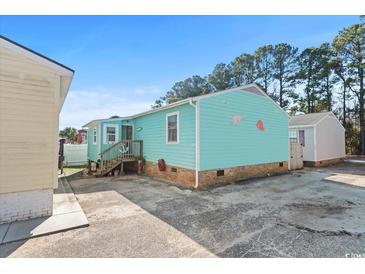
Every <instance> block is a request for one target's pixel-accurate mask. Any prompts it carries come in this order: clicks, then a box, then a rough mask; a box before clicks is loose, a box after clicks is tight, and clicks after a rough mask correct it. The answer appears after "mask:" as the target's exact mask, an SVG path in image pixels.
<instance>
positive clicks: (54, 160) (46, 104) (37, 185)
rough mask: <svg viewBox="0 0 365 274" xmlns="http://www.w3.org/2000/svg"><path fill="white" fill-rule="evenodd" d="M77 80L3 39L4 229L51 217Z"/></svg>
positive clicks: (0, 161)
mask: <svg viewBox="0 0 365 274" xmlns="http://www.w3.org/2000/svg"><path fill="white" fill-rule="evenodd" d="M73 74H74V71H73V70H72V69H70V68H67V67H65V66H64V65H62V64H60V63H58V62H56V61H53V60H51V59H49V58H48V57H45V56H43V55H41V54H39V53H37V52H35V51H33V50H31V49H28V48H26V47H24V46H22V45H20V44H18V43H16V42H14V41H12V40H10V39H8V38H6V37H3V36H0V151H1V153H0V223H5V222H10V221H14V220H21V219H28V218H34V217H41V216H48V215H51V214H52V207H53V189H54V188H56V187H57V185H58V183H57V182H58V120H59V113H60V111H61V108H62V105H63V102H64V101H65V98H66V95H67V92H68V89H69V87H70V84H71V81H72V77H73Z"/></svg>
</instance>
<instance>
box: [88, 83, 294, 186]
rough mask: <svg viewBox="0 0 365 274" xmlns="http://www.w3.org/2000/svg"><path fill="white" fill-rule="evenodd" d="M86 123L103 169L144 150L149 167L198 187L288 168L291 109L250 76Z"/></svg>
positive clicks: (91, 154) (91, 155)
mask: <svg viewBox="0 0 365 274" xmlns="http://www.w3.org/2000/svg"><path fill="white" fill-rule="evenodd" d="M84 127H87V128H89V131H88V132H89V136H88V159H89V160H90V162H94V163H97V164H98V166H99V168H101V169H104V170H105V172H104V173H101V174H107V173H108V172H110V171H111V170H112V169H113V168H115V167H117V165H118V161H119V162H123V161H130V160H131V158H132V159H133V158H138V159H141V158H143V160H144V172H145V174H146V175H149V176H153V177H159V178H162V179H166V180H168V181H173V182H175V183H180V184H183V185H185V186H188V187H195V188H198V187H199V188H201V187H206V186H209V185H215V184H221V183H229V182H233V181H235V180H241V179H245V178H250V177H256V176H267V175H269V174H273V173H278V172H285V171H287V170H288V158H289V152H288V115H287V114H286V112H285V111H283V110H282V109H281V108H280V107H279V106H278V105H277V104H276V103H275V102H274V101H273V100H272V99H271V98H270V97H269V96H268V95H267V94H266V93H265V92H264V91H263V90H261V88H260V87H258V86H257V85H255V84H251V85H247V86H242V87H238V88H233V89H230V90H225V91H219V92H216V93H212V94H208V95H203V96H198V97H193V98H188V99H184V100H181V101H178V102H176V103H172V104H170V105H167V106H163V107H160V108H157V109H153V110H150V111H147V112H143V113H139V114H136V115H133V116H129V117H121V118H113V119H100V120H93V121H91V122H89V123H87V124H86V125H85V126H84ZM108 155H109V156H108ZM162 160H163V164H161V162H162ZM108 163H109V165H108ZM110 163H112V164H110ZM158 163H160V164H158ZM106 166H108V168H105V167H106ZM101 172H103V171H101ZM109 174H110V173H109Z"/></svg>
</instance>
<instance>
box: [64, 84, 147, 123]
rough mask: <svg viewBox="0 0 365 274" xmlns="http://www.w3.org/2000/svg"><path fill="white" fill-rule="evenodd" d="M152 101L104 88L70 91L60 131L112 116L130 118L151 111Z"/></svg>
mask: <svg viewBox="0 0 365 274" xmlns="http://www.w3.org/2000/svg"><path fill="white" fill-rule="evenodd" d="M151 104H152V102H151V101H141V100H137V99H135V100H132V99H130V98H128V97H125V95H124V94H121V95H120V96H119V95H118V93H116V92H113V93H112V92H110V91H107V90H105V89H104V88H97V89H95V90H92V91H84V90H79V91H77V90H70V91H69V93H68V95H67V98H66V101H65V104H64V106H63V108H62V112H61V115H60V129H62V128H64V127H66V126H72V127H75V128H80V127H81V126H82V125H84V124H86V123H87V122H89V121H91V120H94V119H100V118H108V117H110V116H112V115H118V116H128V115H132V114H136V113H139V112H143V111H146V110H149V109H150V108H151Z"/></svg>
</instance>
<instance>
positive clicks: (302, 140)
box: [299, 130, 305, 147]
mask: <svg viewBox="0 0 365 274" xmlns="http://www.w3.org/2000/svg"><path fill="white" fill-rule="evenodd" d="M299 144H301V145H302V146H303V147H305V135H304V130H299Z"/></svg>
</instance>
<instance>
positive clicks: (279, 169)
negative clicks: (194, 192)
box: [144, 162, 288, 189]
mask: <svg viewBox="0 0 365 274" xmlns="http://www.w3.org/2000/svg"><path fill="white" fill-rule="evenodd" d="M172 168H176V172H175V171H172ZM222 170H224V175H223V176H217V169H214V170H208V171H200V172H199V188H200V189H203V188H206V187H208V186H215V185H224V184H229V183H232V182H236V181H240V180H244V179H249V178H255V177H266V176H270V175H274V174H279V173H284V172H288V162H275V163H268V164H259V165H249V166H239V167H233V168H225V169H222ZM144 173H145V175H147V176H150V177H156V178H160V179H163V180H167V181H169V182H172V183H175V184H180V185H183V186H185V187H189V188H193V187H194V185H195V170H192V169H186V168H181V167H174V166H170V165H166V170H165V171H159V169H158V166H157V163H152V162H146V163H145V165H144Z"/></svg>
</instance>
